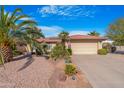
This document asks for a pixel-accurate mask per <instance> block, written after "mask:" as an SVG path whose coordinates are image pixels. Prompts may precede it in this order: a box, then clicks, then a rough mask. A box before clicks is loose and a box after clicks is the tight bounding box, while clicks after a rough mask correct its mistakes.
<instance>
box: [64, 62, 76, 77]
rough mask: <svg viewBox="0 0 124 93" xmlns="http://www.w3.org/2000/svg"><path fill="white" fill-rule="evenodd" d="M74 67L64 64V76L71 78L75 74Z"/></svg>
mask: <svg viewBox="0 0 124 93" xmlns="http://www.w3.org/2000/svg"><path fill="white" fill-rule="evenodd" d="M76 72H77V71H76V67H75V66H74V65H73V64H66V66H65V74H67V75H69V76H71V75H74V74H76Z"/></svg>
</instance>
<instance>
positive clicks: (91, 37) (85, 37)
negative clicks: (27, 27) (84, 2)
mask: <svg viewBox="0 0 124 93" xmlns="http://www.w3.org/2000/svg"><path fill="white" fill-rule="evenodd" d="M69 37H70V39H75V40H76V39H90V40H106V39H107V38H105V37H99V36H89V35H71V36H69ZM36 41H38V42H40V43H41V42H46V43H57V42H60V41H61V40H60V39H59V38H58V37H50V38H39V39H36Z"/></svg>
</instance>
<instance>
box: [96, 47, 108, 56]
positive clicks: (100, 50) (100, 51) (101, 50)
mask: <svg viewBox="0 0 124 93" xmlns="http://www.w3.org/2000/svg"><path fill="white" fill-rule="evenodd" d="M107 53H108V52H107V50H106V49H103V48H102V49H99V50H98V54H99V55H107Z"/></svg>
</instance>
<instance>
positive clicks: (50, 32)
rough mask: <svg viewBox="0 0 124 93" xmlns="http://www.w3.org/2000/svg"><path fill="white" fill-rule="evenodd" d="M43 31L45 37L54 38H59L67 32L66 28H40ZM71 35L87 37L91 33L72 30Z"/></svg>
mask: <svg viewBox="0 0 124 93" xmlns="http://www.w3.org/2000/svg"><path fill="white" fill-rule="evenodd" d="M39 28H41V29H42V32H43V34H44V35H45V37H54V36H58V34H59V33H60V32H62V31H65V30H64V28H62V27H60V26H39ZM68 32H69V35H76V34H78V35H87V34H88V33H89V32H90V31H83V30H70V31H68Z"/></svg>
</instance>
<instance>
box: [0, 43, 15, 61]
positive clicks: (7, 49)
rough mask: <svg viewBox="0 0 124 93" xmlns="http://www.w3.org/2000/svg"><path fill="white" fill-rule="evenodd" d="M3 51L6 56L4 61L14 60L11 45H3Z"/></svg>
mask: <svg viewBox="0 0 124 93" xmlns="http://www.w3.org/2000/svg"><path fill="white" fill-rule="evenodd" d="M0 48H1V52H2V54H3V57H4V61H5V62H9V61H12V59H13V54H12V49H11V48H10V46H4V45H3V46H1V47H0Z"/></svg>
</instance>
